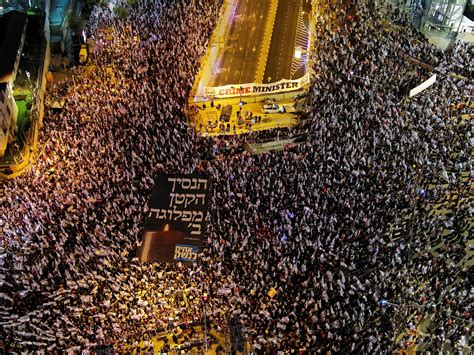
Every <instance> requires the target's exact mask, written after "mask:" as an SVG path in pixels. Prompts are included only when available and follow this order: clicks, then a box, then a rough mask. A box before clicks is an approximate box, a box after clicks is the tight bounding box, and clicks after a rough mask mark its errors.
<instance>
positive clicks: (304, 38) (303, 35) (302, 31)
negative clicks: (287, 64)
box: [290, 11, 309, 79]
mask: <svg viewBox="0 0 474 355" xmlns="http://www.w3.org/2000/svg"><path fill="white" fill-rule="evenodd" d="M308 31H309V30H308V29H307V28H306V25H305V24H304V19H303V13H302V12H301V11H300V12H299V14H298V22H297V25H296V38H295V48H299V49H301V50H302V51H305V52H306V51H307V50H308V41H309V33H308ZM307 56H308V53H304V54H302V55H301V57H299V58H296V57H294V58H293V62H292V63H291V73H290V78H291V79H293V76H294V75H295V74H296V72H298V71H299V70H300V69H301V68H302V67H303V66H304V65H306V64H307V59H308V58H307ZM305 72H306V69H305Z"/></svg>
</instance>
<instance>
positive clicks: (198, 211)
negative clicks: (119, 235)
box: [138, 174, 209, 262]
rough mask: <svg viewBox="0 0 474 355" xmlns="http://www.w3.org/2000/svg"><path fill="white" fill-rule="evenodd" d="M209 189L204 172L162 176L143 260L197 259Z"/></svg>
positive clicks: (148, 224)
mask: <svg viewBox="0 0 474 355" xmlns="http://www.w3.org/2000/svg"><path fill="white" fill-rule="evenodd" d="M208 191H209V180H208V178H207V177H206V176H204V175H199V174H188V175H182V174H181V175H166V174H160V175H158V177H157V179H156V184H155V187H154V189H153V192H152V195H151V201H150V211H149V213H148V216H147V218H146V220H145V228H144V229H145V231H144V233H143V240H142V246H141V247H140V250H139V252H138V254H139V258H140V262H153V261H160V262H179V261H181V262H194V261H196V258H197V256H198V254H199V252H200V251H201V246H202V238H203V237H204V232H205V220H206V215H207V210H208V204H209V202H208Z"/></svg>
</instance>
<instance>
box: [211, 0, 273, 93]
mask: <svg viewBox="0 0 474 355" xmlns="http://www.w3.org/2000/svg"><path fill="white" fill-rule="evenodd" d="M270 2H271V1H270V0H240V1H239V3H238V5H237V9H236V11H235V16H234V18H233V22H232V25H231V27H230V31H229V35H228V38H227V39H226V49H225V51H224V54H223V56H222V60H221V64H220V68H221V71H220V73H219V74H216V75H215V76H214V80H213V82H212V85H210V86H222V85H227V84H239V83H242V84H244V83H252V82H253V81H254V80H255V75H256V71H257V65H258V59H259V56H260V47H261V44H262V42H263V37H264V35H265V24H266V21H267V18H268V12H269V11H268V10H269V8H270Z"/></svg>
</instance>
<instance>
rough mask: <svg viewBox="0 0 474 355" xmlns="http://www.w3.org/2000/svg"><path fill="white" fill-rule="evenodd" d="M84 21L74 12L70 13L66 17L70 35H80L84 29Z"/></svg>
mask: <svg viewBox="0 0 474 355" xmlns="http://www.w3.org/2000/svg"><path fill="white" fill-rule="evenodd" d="M84 22H85V21H84V19H83V18H82V17H81V16H78V15H77V14H76V13H75V12H73V11H72V12H71V13H70V14H69V16H68V24H69V28H70V29H71V31H72V33H74V34H78V33H81V32H82V30H83V29H84Z"/></svg>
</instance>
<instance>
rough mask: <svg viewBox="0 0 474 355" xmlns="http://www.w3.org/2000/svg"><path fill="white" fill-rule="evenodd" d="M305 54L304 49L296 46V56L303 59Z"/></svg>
mask: <svg viewBox="0 0 474 355" xmlns="http://www.w3.org/2000/svg"><path fill="white" fill-rule="evenodd" d="M302 54H303V51H302V50H301V48H300V47H296V48H295V58H296V59H301V55H302Z"/></svg>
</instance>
